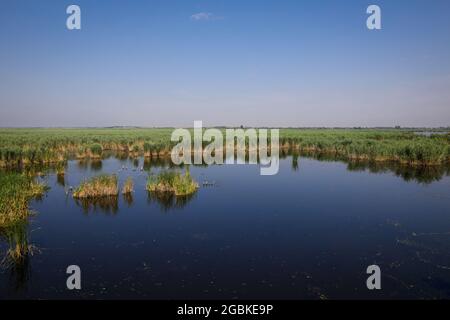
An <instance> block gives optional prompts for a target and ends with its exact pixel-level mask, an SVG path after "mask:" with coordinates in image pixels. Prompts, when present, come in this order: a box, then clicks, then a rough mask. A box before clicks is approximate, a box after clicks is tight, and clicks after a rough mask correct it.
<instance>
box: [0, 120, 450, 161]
mask: <svg viewBox="0 0 450 320" xmlns="http://www.w3.org/2000/svg"><path fill="white" fill-rule="evenodd" d="M172 131H173V129H171V128H158V129H156V128H155V129H145V128H113V129H107V128H104V129H102V128H98V129H81V128H80V129H62V128H61V129H56V128H49V129H44V128H36V129H25V128H23V129H0V166H15V165H21V164H47V163H57V162H63V161H65V160H67V159H70V158H71V157H74V156H78V157H80V158H85V157H93V158H99V157H101V156H102V154H103V153H104V151H115V152H127V153H130V155H132V156H139V155H145V156H146V157H161V156H167V155H169V154H170V150H171V149H172V147H173V145H174V144H175V143H173V142H171V141H170V136H171V133H172ZM280 145H281V147H282V148H293V149H297V150H298V151H300V152H301V151H314V152H318V153H334V154H338V155H340V156H343V157H346V158H347V159H348V160H373V161H396V162H399V163H403V164H410V165H439V164H444V163H449V162H450V135H448V134H447V135H432V136H429V137H428V136H422V135H417V134H414V133H413V132H412V131H408V130H400V129H281V130H280Z"/></svg>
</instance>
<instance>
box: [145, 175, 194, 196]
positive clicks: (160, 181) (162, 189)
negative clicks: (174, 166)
mask: <svg viewBox="0 0 450 320" xmlns="http://www.w3.org/2000/svg"><path fill="white" fill-rule="evenodd" d="M198 187H199V186H198V184H197V182H195V181H194V179H193V178H192V177H191V174H190V172H189V170H186V172H185V173H184V174H181V173H179V172H175V171H162V172H160V173H159V174H158V175H157V176H149V177H148V181H147V190H148V191H150V192H155V193H173V194H175V195H176V196H186V195H190V194H193V193H195V192H196V191H197V189H198Z"/></svg>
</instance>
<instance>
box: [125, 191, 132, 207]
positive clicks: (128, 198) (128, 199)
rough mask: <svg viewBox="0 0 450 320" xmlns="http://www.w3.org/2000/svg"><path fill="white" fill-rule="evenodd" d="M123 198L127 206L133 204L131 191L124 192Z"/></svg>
mask: <svg viewBox="0 0 450 320" xmlns="http://www.w3.org/2000/svg"><path fill="white" fill-rule="evenodd" d="M123 200H124V202H125V203H126V204H127V205H128V208H129V207H131V206H132V205H133V200H134V198H133V194H132V193H124V194H123Z"/></svg>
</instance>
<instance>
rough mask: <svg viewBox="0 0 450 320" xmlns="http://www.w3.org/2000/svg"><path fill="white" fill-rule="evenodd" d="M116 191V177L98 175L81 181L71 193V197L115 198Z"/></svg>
mask: <svg viewBox="0 0 450 320" xmlns="http://www.w3.org/2000/svg"><path fill="white" fill-rule="evenodd" d="M118 190H119V189H118V184H117V176H115V175H100V176H96V177H93V178H90V179H88V180H85V181H83V182H82V183H81V184H80V185H79V186H78V187H77V188H76V189H75V190H74V191H73V197H74V198H77V199H82V198H97V197H107V196H117V194H118V193H119V191H118Z"/></svg>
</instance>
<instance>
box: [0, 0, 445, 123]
mask: <svg viewBox="0 0 450 320" xmlns="http://www.w3.org/2000/svg"><path fill="white" fill-rule="evenodd" d="M70 4H78V5H79V6H80V7H81V16H82V29H81V30H78V31H69V30H67V28H66V18H67V16H68V15H67V14H66V8H67V6H68V5H70ZM370 4H377V5H379V6H380V7H381V10H382V30H378V31H369V30H368V29H367V28H366V19H367V16H368V15H367V14H366V8H367V7H368V6H369V5H370ZM449 12H450V2H449V1H447V0H433V1H426V0H409V1H407V0H395V1H376V0H373V1H362V0H353V1H332V0H329V1H325V0H316V1H313V0H310V1H300V0H296V1H287V0H277V1H275V0H273V1H264V0H259V1H253V0H240V1H236V0H203V1H191V0H179V1H172V0H165V1H145V2H144V1H106V0H104V1H102V0H95V1H76V0H72V1H64V0H53V1H50V0H47V1H46V0H43V1H32V2H31V1H21V0H14V1H12V0H2V1H1V2H0V70H1V71H0V126H112V125H138V126H192V125H193V121H194V120H203V122H204V125H207V126H214V125H240V124H244V125H246V126H275V127H277V126H279V127H284V126H394V125H402V126H448V125H450V90H449V89H450V41H449V39H450V19H449ZM194 17H197V19H195V18H194Z"/></svg>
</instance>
